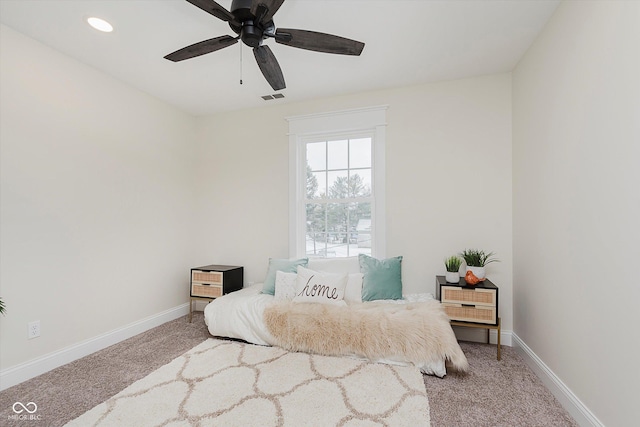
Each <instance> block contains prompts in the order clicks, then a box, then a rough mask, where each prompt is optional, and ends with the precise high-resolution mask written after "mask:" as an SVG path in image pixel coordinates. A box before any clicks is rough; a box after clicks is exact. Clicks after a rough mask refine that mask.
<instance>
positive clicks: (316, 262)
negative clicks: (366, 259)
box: [305, 256, 360, 274]
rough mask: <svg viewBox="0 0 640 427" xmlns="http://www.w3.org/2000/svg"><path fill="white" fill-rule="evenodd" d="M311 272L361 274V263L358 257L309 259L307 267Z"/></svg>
mask: <svg viewBox="0 0 640 427" xmlns="http://www.w3.org/2000/svg"><path fill="white" fill-rule="evenodd" d="M305 267H307V268H308V269H310V270H314V271H324V272H327V273H334V274H340V273H349V274H354V273H360V261H359V260H358V257H357V256H350V257H338V258H309V263H308V264H307V265H305Z"/></svg>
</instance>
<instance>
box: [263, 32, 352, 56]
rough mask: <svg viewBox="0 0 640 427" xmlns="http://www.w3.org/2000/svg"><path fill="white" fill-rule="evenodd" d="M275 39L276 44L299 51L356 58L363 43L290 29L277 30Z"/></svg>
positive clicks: (330, 35)
mask: <svg viewBox="0 0 640 427" xmlns="http://www.w3.org/2000/svg"><path fill="white" fill-rule="evenodd" d="M275 39H276V42H278V43H281V44H285V45H287V46H291V47H297V48H299V49H307V50H313V51H315V52H325V53H337V54H340V55H355V56H358V55H360V54H361V53H362V49H364V43H362V42H359V41H356V40H351V39H346V38H344V37H340V36H334V35H333V34H325V33H317V32H315V31H307V30H295V29H292V28H278V29H277V30H276V34H275Z"/></svg>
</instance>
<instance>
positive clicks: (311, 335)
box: [264, 300, 469, 371]
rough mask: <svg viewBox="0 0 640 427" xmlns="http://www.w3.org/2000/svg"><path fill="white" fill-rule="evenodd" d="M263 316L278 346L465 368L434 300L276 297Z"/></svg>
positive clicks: (462, 358) (440, 307)
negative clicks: (339, 301) (343, 301)
mask: <svg viewBox="0 0 640 427" xmlns="http://www.w3.org/2000/svg"><path fill="white" fill-rule="evenodd" d="M264 319H265V323H266V326H267V329H268V330H269V332H270V333H271V334H272V335H273V337H274V338H275V340H276V342H277V345H278V346H280V347H282V348H284V349H287V350H289V351H303V352H309V353H317V354H323V355H328V356H343V355H357V356H362V357H366V358H367V359H369V360H372V361H376V360H382V359H386V360H395V361H402V362H410V363H413V364H415V365H416V366H418V367H419V366H421V365H423V364H424V363H429V362H433V361H436V360H447V361H448V362H449V365H450V367H452V368H454V369H456V370H458V371H466V370H467V369H468V368H469V363H468V362H467V358H466V357H465V355H464V353H463V352H462V349H461V348H460V346H459V345H458V341H457V340H456V337H455V335H454V333H453V330H452V329H451V325H450V323H449V318H448V317H447V315H446V313H445V312H444V309H443V308H442V306H441V304H440V302H439V301H435V300H433V301H426V302H416V303H408V304H389V303H381V302H365V303H361V304H352V305H349V306H336V305H328V304H314V303H299V302H291V301H279V302H275V303H273V304H272V305H270V306H268V307H267V308H266V309H265V311H264Z"/></svg>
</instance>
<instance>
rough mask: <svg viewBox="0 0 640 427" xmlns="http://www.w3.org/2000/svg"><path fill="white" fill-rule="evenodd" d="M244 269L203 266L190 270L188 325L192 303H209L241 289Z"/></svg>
mask: <svg viewBox="0 0 640 427" xmlns="http://www.w3.org/2000/svg"><path fill="white" fill-rule="evenodd" d="M243 276H244V268H243V267H238V266H235V265H215V264H212V265H205V266H203V267H196V268H192V269H191V281H190V284H189V289H190V298H191V299H190V300H189V323H191V319H192V317H193V303H194V301H198V300H205V301H211V300H213V299H216V298H218V297H221V296H222V295H224V294H228V293H229V292H233V291H238V290H240V289H242V284H243V280H244V277H243Z"/></svg>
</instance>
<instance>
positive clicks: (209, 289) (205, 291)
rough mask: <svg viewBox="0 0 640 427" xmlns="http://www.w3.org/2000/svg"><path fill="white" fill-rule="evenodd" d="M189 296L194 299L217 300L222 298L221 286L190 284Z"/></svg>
mask: <svg viewBox="0 0 640 427" xmlns="http://www.w3.org/2000/svg"><path fill="white" fill-rule="evenodd" d="M191 295H192V296H194V297H206V298H217V297H221V296H222V286H221V285H220V286H219V285H203V284H200V283H192V284H191Z"/></svg>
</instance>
